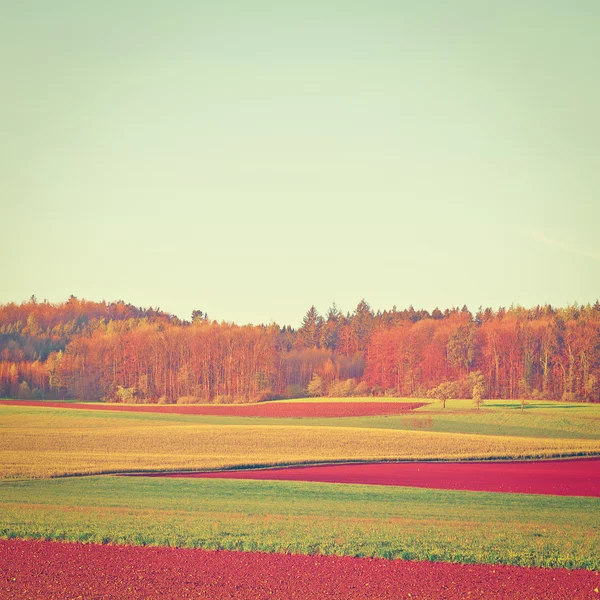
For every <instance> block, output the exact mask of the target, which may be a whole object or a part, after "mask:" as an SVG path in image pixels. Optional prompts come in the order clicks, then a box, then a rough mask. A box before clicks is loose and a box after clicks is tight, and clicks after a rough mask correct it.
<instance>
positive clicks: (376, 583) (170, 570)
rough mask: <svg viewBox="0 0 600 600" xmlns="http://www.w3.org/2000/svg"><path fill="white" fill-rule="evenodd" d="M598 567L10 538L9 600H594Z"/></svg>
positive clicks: (0, 575) (6, 552)
mask: <svg viewBox="0 0 600 600" xmlns="http://www.w3.org/2000/svg"><path fill="white" fill-rule="evenodd" d="M599 586H600V574H599V573H598V572H595V571H585V570H574V571H568V570H565V569H538V568H524V567H513V566H498V565H459V564H450V563H431V562H411V561H401V560H394V561H387V560H382V559H367V558H350V557H337V556H303V555H288V554H265V553H260V552H257V553H247V552H225V551H204V550H186V549H175V548H157V547H131V546H110V545H94V544H71V543H60V542H45V541H23V540H0V598H3V599H7V600H8V599H13V598H19V599H34V598H35V599H37V598H39V599H45V600H52V599H66V598H69V599H70V598H85V599H92V598H94V599H100V598H102V599H104V598H132V599H136V598H147V599H150V598H156V599H159V598H160V599H164V598H178V599H179V598H182V599H183V598H203V599H207V600H220V599H225V598H229V599H247V598H252V599H262V598H272V599H277V598H278V599H292V598H294V599H301V600H312V599H319V600H325V599H334V598H335V599H346V598H349V599H354V598H356V599H366V598H370V599H378V600H386V599H394V600H396V599H401V598H410V599H411V600H412V599H415V598H427V599H432V600H433V599H436V600H437V599H440V600H442V599H454V598H486V599H491V598H506V599H508V598H510V599H521V600H523V599H532V600H533V599H535V600H539V599H542V598H543V599H548V600H552V599H558V598H560V599H565V600H566V599H569V600H576V599H589V598H600V592H599Z"/></svg>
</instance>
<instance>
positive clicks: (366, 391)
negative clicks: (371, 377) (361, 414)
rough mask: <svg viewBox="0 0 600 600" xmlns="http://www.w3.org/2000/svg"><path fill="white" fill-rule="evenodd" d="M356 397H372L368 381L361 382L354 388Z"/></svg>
mask: <svg viewBox="0 0 600 600" xmlns="http://www.w3.org/2000/svg"><path fill="white" fill-rule="evenodd" d="M353 395H354V396H370V395H371V388H369V384H368V383H367V382H366V381H361V382H360V383H359V384H358V385H357V386H356V387H355V388H354V393H353Z"/></svg>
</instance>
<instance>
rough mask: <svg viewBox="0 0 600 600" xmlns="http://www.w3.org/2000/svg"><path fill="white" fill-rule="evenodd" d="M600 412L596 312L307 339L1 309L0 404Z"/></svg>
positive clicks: (135, 318) (341, 321) (536, 312)
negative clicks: (421, 401)
mask: <svg viewBox="0 0 600 600" xmlns="http://www.w3.org/2000/svg"><path fill="white" fill-rule="evenodd" d="M327 395H329V396H333V397H344V396H370V395H372V396H400V397H409V396H410V397H432V398H438V397H439V398H442V397H454V398H471V397H473V398H478V399H481V398H521V399H525V398H536V399H540V398H546V399H557V400H579V401H586V402H599V401H600V303H599V302H598V301H596V302H595V304H593V305H590V304H588V305H584V306H579V305H574V306H567V307H565V308H555V307H552V306H549V305H545V306H536V307H534V308H529V309H526V308H522V307H519V306H517V307H514V306H513V307H510V308H508V309H505V308H499V309H497V310H492V309H491V308H485V309H484V308H479V310H478V311H477V312H476V313H475V314H473V313H471V312H470V311H469V309H468V308H467V307H466V306H463V307H462V309H458V308H451V309H446V310H443V311H442V310H439V309H437V308H436V309H435V310H433V311H432V312H431V313H429V312H428V311H426V310H415V309H414V308H413V307H412V306H410V307H409V308H407V309H403V310H398V309H396V307H393V308H392V309H391V310H384V311H374V310H373V309H372V308H371V307H370V306H369V304H368V303H367V302H366V301H365V300H361V302H360V303H359V304H358V306H357V307H356V308H355V309H354V310H353V311H352V312H348V313H346V314H343V313H342V311H340V310H339V309H338V308H337V307H336V306H335V304H334V305H333V306H332V307H331V308H329V310H328V311H327V313H326V314H324V315H321V314H319V312H318V311H317V310H316V308H315V307H314V306H311V307H310V309H309V310H308V311H307V312H306V314H305V315H304V317H303V319H302V324H301V326H300V327H299V328H297V329H294V328H292V327H290V326H289V325H285V326H279V325H277V324H270V325H244V326H238V325H236V324H234V323H229V322H217V321H211V320H210V319H209V318H208V316H207V315H206V314H205V313H203V312H202V311H201V310H195V311H193V313H192V315H191V318H190V320H189V321H188V320H181V319H179V318H178V317H175V316H173V315H170V314H168V313H165V312H163V311H161V310H159V309H153V308H138V307H135V306H133V305H131V304H127V303H125V302H123V301H118V302H105V301H102V302H92V301H87V300H83V299H78V298H76V297H74V296H71V297H70V298H69V299H68V300H67V301H66V302H62V303H59V304H53V303H49V302H47V301H43V302H38V301H37V300H36V298H35V297H32V298H31V299H30V300H29V301H27V302H23V303H21V304H15V303H9V304H5V305H0V397H8V398H22V399H37V398H39V399H67V398H73V399H80V400H88V401H94V400H97V401H116V402H133V403H138V402H139V403H169V404H171V403H194V402H214V403H232V402H259V401H264V400H270V399H276V398H296V397H303V396H327Z"/></svg>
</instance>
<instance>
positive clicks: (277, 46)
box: [0, 0, 600, 325]
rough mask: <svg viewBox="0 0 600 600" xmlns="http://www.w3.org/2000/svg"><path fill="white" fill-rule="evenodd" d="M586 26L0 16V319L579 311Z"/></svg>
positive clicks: (558, 21)
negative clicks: (17, 310) (77, 312)
mask: <svg viewBox="0 0 600 600" xmlns="http://www.w3.org/2000/svg"><path fill="white" fill-rule="evenodd" d="M599 30H600V3H598V2H597V1H596V0H589V1H586V0H579V1H578V2H575V3H573V2H565V1H562V2H557V1H549V0H545V1H542V0H540V1H531V0H530V1H516V0H515V1H505V2H499V3H492V2H483V1H479V0H478V1H475V0H473V1H467V0H457V1H455V2H451V3H450V2H446V1H442V0H439V1H423V2H400V1H394V2H392V1H390V2H384V1H379V2H378V1H372V2H364V3H348V2H312V1H305V2H242V1H240V2H226V1H224V2H218V3H213V2H210V3H208V2H196V1H189V2H183V1H171V2H166V1H164V2H156V1H152V2H151V1H147V0H146V1H139V2H132V1H124V0H120V1H118V2H114V1H110V2H109V1H103V2H97V3H94V5H92V3H83V2H77V1H74V0H73V1H65V0H62V1H60V0H55V1H53V2H45V1H42V0H39V1H25V0H24V1H22V2H14V3H9V2H4V3H1V4H0V68H1V72H2V78H1V80H0V92H1V94H0V128H1V131H2V136H1V137H0V172H1V177H0V202H1V204H0V208H1V212H0V214H1V215H2V219H1V222H2V228H1V237H0V271H1V273H2V275H1V281H2V283H1V284H0V302H8V301H21V300H24V299H26V298H28V297H29V296H30V295H31V294H35V295H36V296H37V297H38V298H39V299H43V298H47V299H48V300H50V301H53V302H55V301H61V300H64V299H66V298H67V297H68V296H69V295H70V294H74V295H76V296H78V297H85V298H88V299H92V300H100V299H106V300H117V299H123V300H125V301H128V302H132V303H134V304H136V305H143V306H149V305H152V306H155V307H156V306H159V307H161V308H162V309H163V310H166V311H168V312H172V313H175V314H177V315H179V316H180V317H182V318H189V316H190V313H191V311H192V310H193V309H195V308H199V309H202V310H204V311H207V312H208V314H209V316H210V317H211V318H215V319H217V320H231V321H235V322H237V323H247V322H253V323H260V322H267V323H268V322H270V321H271V320H274V321H276V322H278V323H280V324H283V323H290V324H292V325H297V324H299V322H300V320H301V318H302V315H303V314H304V312H305V311H306V310H307V308H308V307H309V306H310V305H311V304H313V303H314V304H315V305H316V306H317V308H318V309H319V310H321V311H322V312H325V311H326V309H327V307H328V306H330V305H331V303H332V302H333V301H335V302H336V303H337V304H338V306H340V307H341V308H342V310H344V311H348V310H352V309H353V308H354V307H355V306H356V304H357V303H358V302H359V300H360V299H361V298H363V297H364V298H366V299H367V301H368V302H369V303H370V304H371V305H372V306H373V307H374V308H376V309H377V308H381V309H384V308H391V307H392V306H393V305H397V306H398V307H399V308H403V307H407V306H408V305H409V304H413V305H414V306H415V307H423V308H427V309H429V310H431V309H433V308H434V307H435V306H440V307H441V308H445V307H449V306H452V305H459V306H462V305H463V304H467V305H468V306H469V307H470V308H471V309H473V310H475V309H476V308H477V307H478V306H479V305H484V306H488V305H489V306H493V307H498V306H500V305H505V306H508V305H510V304H512V303H515V304H522V305H524V306H532V305H535V304H538V303H540V304H541V303H546V302H550V303H552V304H555V305H565V304H567V303H573V302H579V303H586V302H593V301H594V300H595V299H596V298H597V297H598V296H600V286H599V285H598V281H599V275H600V236H599V235H598V226H599V224H600V198H599V192H600V108H599V107H600V76H599V75H598V68H597V59H598V56H600V36H599V35H598V31H599Z"/></svg>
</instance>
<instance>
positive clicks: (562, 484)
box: [143, 458, 600, 497]
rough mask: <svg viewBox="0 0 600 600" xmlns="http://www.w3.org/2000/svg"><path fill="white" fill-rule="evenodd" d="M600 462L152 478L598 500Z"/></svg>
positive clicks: (321, 468) (378, 466)
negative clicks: (408, 488) (317, 483)
mask: <svg viewBox="0 0 600 600" xmlns="http://www.w3.org/2000/svg"><path fill="white" fill-rule="evenodd" d="M599 474H600V459H598V458H587V459H586V458H584V459H574V460H543V461H517V462H510V461H497V462H439V463H437V462H413V463H364V464H346V465H339V464H338V465H317V466H305V467H283V468H269V469H249V470H235V471H213V472H204V473H202V472H199V473H185V472H182V473H152V474H148V473H145V474H143V475H144V476H146V477H148V476H152V477H201V478H212V479H219V478H222V479H225V478H227V479H267V480H273V481H321V482H327V483H359V484H375V485H396V486H411V487H424V488H437V489H447V490H474V491H486V492H505V493H506V492H508V493H520V494H553V495H559V496H594V497H600V477H599Z"/></svg>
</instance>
